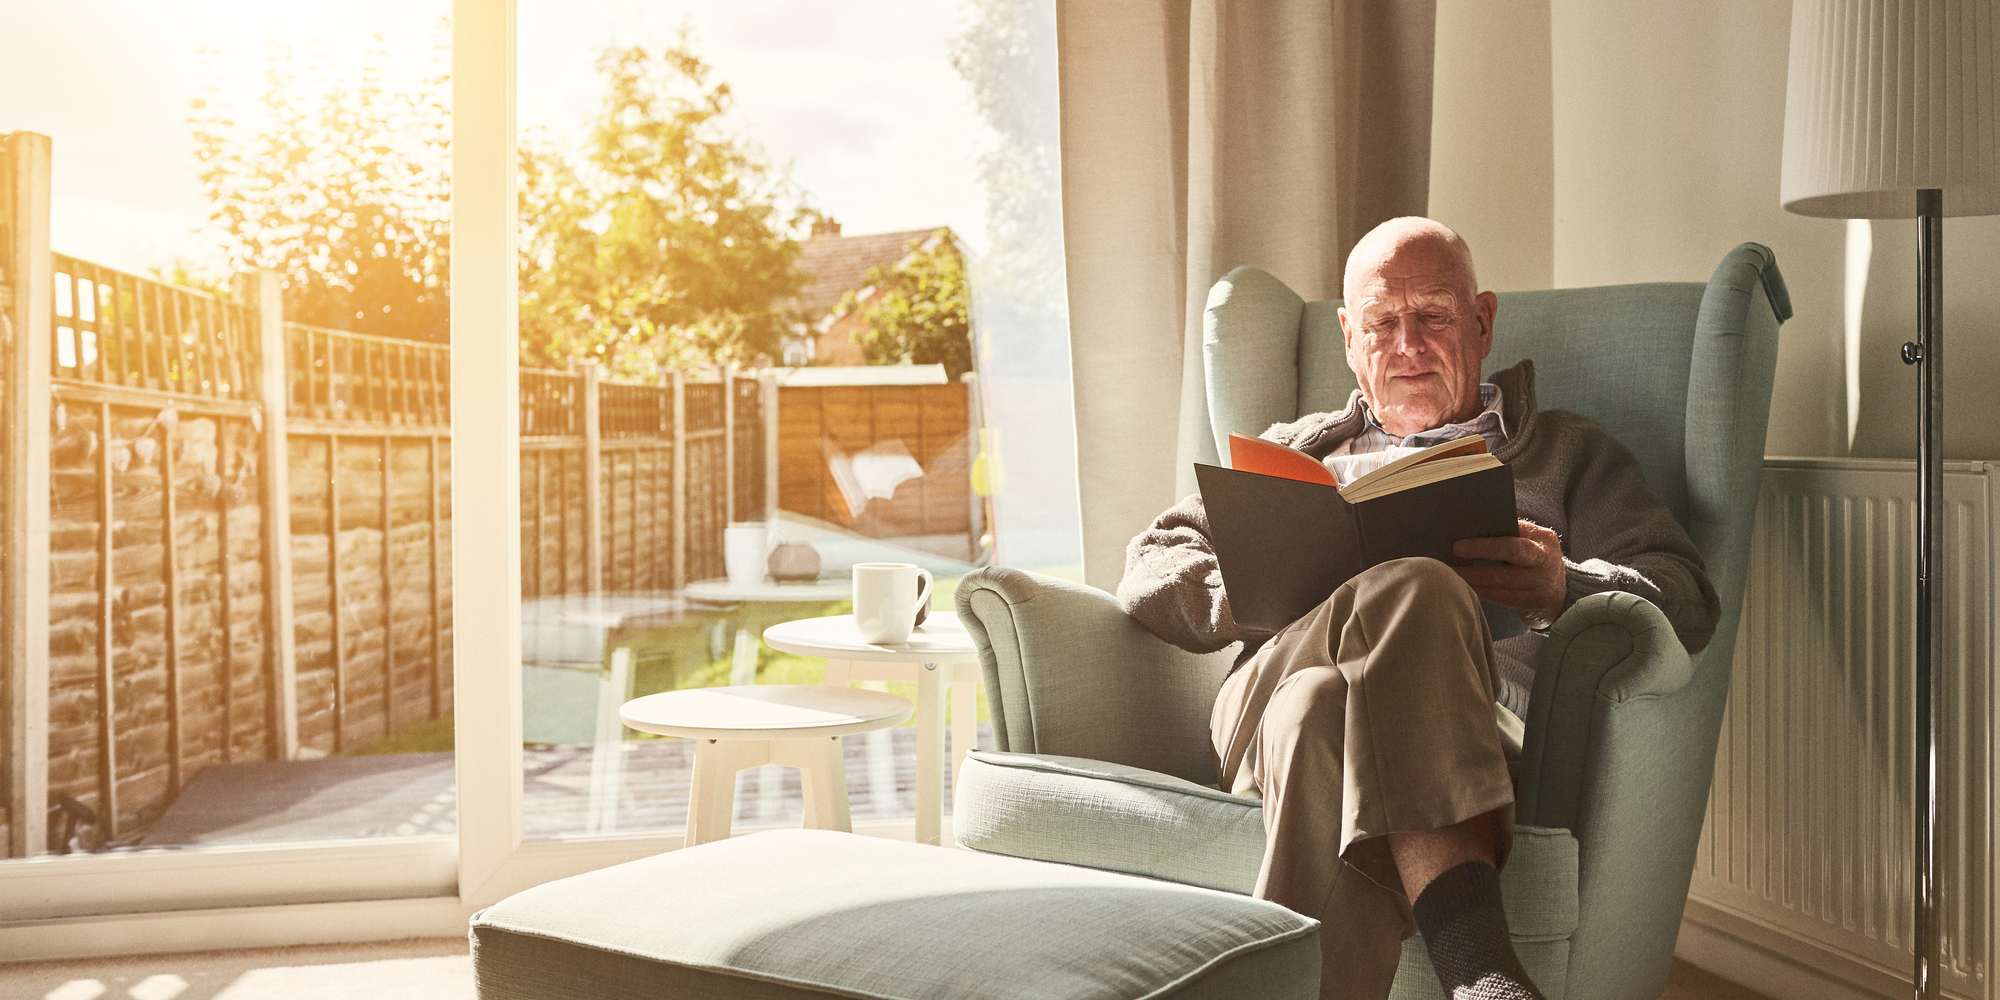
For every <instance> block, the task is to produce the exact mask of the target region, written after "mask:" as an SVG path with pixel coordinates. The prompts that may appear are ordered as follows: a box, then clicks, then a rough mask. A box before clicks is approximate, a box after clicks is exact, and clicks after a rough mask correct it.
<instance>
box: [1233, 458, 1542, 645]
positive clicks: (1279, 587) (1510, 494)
mask: <svg viewBox="0 0 2000 1000" xmlns="http://www.w3.org/2000/svg"><path fill="white" fill-rule="evenodd" d="M1229 464H1230V466H1231V467H1230V468H1221V467H1218V466H1213V465H1205V464H1202V463H1199V462H1198V463H1196V464H1195V481H1196V483H1197V484H1198V485H1199V487H1200V490H1201V499H1202V505H1203V506H1204V507H1205V508H1207V511H1208V525H1209V536H1210V540H1211V542H1212V544H1213V545H1214V546H1215V557H1216V562H1217V564H1218V565H1219V566H1220V568H1221V570H1222V585H1223V588H1224V589H1225V590H1227V591H1228V593H1229V605H1230V609H1231V611H1232V613H1233V614H1234V616H1235V618H1236V622H1237V624H1239V625H1241V626H1243V627H1244V628H1245V629H1246V630H1249V631H1251V632H1261V633H1266V634H1269V633H1275V632H1279V631H1282V630H1283V629H1284V628H1285V626H1287V625H1290V624H1291V623H1292V622H1294V621H1296V620H1298V619H1299V618H1300V617H1301V616H1303V615H1304V614H1305V613H1306V612H1308V611H1311V610H1312V609H1313V608H1314V607H1316V606H1318V605H1319V603H1320V602H1321V601H1324V600H1326V597H1327V595H1328V594H1331V593H1333V591H1334V588H1336V587H1338V586H1340V585H1341V584H1343V583H1346V582H1347V581H1348V580H1349V579H1350V578H1352V577H1353V576H1355V575H1356V574H1358V573H1360V572H1361V571H1362V570H1364V569H1367V568H1368V567H1370V566H1373V565H1375V564H1377V563H1381V562H1387V561H1389V560H1391V559H1400V558H1404V557H1406V556H1430V557H1432V558H1434V559H1439V560H1442V561H1444V562H1447V563H1462V562H1464V560H1461V559H1456V558H1454V557H1453V556H1452V554H1451V546H1452V543H1453V542H1456V541H1458V540H1459V539H1461V538H1483V537H1488V536H1493V535H1513V534H1517V533H1518V532H1517V527H1516V525H1515V520H1514V519H1515V508H1514V474H1513V472H1512V471H1511V470H1509V469H1508V468H1507V466H1506V464H1505V463H1503V462H1501V461H1500V460H1499V459H1497V458H1494V457H1493V456H1492V455H1491V454H1490V453H1488V451H1487V449H1486V439H1485V438H1482V437H1480V436H1478V435H1476V434H1475V435H1470V436H1467V437H1462V438H1458V439H1455V440H1452V441H1446V442H1444V443H1443V444H1438V445H1433V446H1431V447H1429V448H1425V449H1423V450H1421V451H1417V452H1414V453H1412V454H1409V455H1405V456H1403V457H1401V458H1398V459H1396V460H1395V461H1393V462H1390V463H1388V464H1386V465H1384V466H1382V467H1381V468H1379V469H1376V470H1374V471H1372V472H1370V473H1368V474H1367V475H1365V476H1361V477H1358V478H1356V479H1355V480H1354V481H1353V482H1351V483H1347V484H1345V485H1342V484H1341V483H1340V482H1338V481H1337V480H1336V479H1335V478H1334V474H1333V472H1332V470H1330V469H1328V468H1327V467H1326V465H1325V463H1323V462H1321V461H1320V460H1319V459H1317V458H1314V457H1312V456H1311V455H1308V454H1306V453H1305V452H1302V451H1299V450H1297V449H1294V448H1288V447H1286V446H1284V445H1281V444H1278V443H1277V442H1275V441H1266V440H1263V439H1262V438H1253V437H1248V436H1245V435H1242V434H1231V435H1230V436H1229ZM1486 611H1487V620H1488V624H1489V626H1490V627H1491V629H1492V631H1493V634H1494V637H1495V638H1499V637H1501V636H1502V635H1511V634H1515V633H1517V632H1519V631H1521V628H1522V626H1521V625H1520V620H1519V618H1518V617H1517V616H1513V615H1512V614H1511V613H1510V612H1507V611H1506V610H1505V609H1502V608H1500V607H1499V606H1498V605H1493V604H1490V603H1489V604H1487V605H1486Z"/></svg>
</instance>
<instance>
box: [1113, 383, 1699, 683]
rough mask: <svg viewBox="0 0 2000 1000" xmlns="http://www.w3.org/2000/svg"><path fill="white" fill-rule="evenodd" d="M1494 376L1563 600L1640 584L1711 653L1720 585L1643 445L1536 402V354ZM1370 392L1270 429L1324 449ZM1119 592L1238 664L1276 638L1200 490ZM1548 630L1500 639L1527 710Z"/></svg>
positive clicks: (1194, 643) (1525, 512)
mask: <svg viewBox="0 0 2000 1000" xmlns="http://www.w3.org/2000/svg"><path fill="white" fill-rule="evenodd" d="M1490 381H1492V382H1493V383H1494V384H1496V385H1498V386H1499V387H1500V389H1501V392H1502V393H1503V410H1502V412H1503V415H1504V416H1505V418H1506V424H1507V427H1508V428H1510V429H1511V431H1512V433H1511V435H1510V436H1509V437H1508V439H1507V443H1506V444H1505V445H1503V446H1501V447H1500V448H1499V449H1498V450H1497V451H1495V452H1494V457H1496V458H1498V459H1500V460H1501V461H1503V462H1506V463H1507V465H1508V467H1509V468H1511V469H1512V470H1513V473H1514V497H1515V506H1516V507H1517V509H1518V510H1519V513H1520V516H1521V517H1524V518H1527V519H1528V520H1531V521H1534V522H1536V523H1538V524H1542V525H1546V526H1548V527H1550V528H1554V529H1555V531H1556V533H1557V534H1558V535H1560V536H1561V537H1562V543H1563V556H1564V558H1563V563H1564V566H1565V568H1566V571H1567V572H1566V575H1567V578H1568V594H1567V595H1566V596H1565V597H1564V599H1563V608H1564V610H1567V609H1568V607H1569V605H1570V604H1572V603H1575V601H1576V600H1577V599H1578V598H1580V597H1583V596H1585V595H1586V594H1594V593H1597V592H1599V591H1604V590H1620V591H1625V592H1627V593H1632V594H1637V595H1639V596H1640V597H1643V598H1645V599H1647V600H1649V601H1651V602H1653V604H1654V605H1656V606H1658V607H1659V609H1660V610H1661V611H1662V612H1664V613H1665V614H1666V616H1667V620H1668V621H1669V622H1671V623H1672V624H1673V627H1674V631H1675V633H1676V634H1678V635H1679V636H1680V640H1681V642H1682V644H1683V645H1685V646H1686V647H1687V649H1688V652H1690V653H1693V652H1698V651H1700V650H1701V648H1702V647H1703V646H1705V645H1707V644H1708V639H1709V636H1710V634H1711V633H1712V632H1713V631H1714V629H1715V622H1716V618H1717V615H1718V610H1719V609H1718V605H1717V601H1716V596H1715V587H1714V586H1713V585H1712V584H1710V583H1709V580H1708V573H1707V571H1706V570H1705V569H1704V568H1703V566H1702V561H1701V553H1700V552H1698V551H1697V550H1696V549H1695V547H1694V542H1693V541H1691V540H1690V539H1689V538H1688V536H1687V532H1686V531H1685V530H1683V529H1682V528H1681V526H1680V523H1679V522H1678V521H1675V520H1674V516H1673V514H1672V513H1671V512H1669V511H1668V510H1667V508H1666V507H1665V505H1663V504H1661V503H1660V501H1659V499H1658V498H1657V497H1655V496H1654V495H1653V492H1652V491H1651V490H1650V489H1648V488H1647V486H1646V480H1645V477H1644V475H1643V474H1641V472H1640V471H1639V463H1638V462H1637V461H1635V460H1634V459H1633V457H1632V453H1631V452H1630V451H1628V450H1627V449H1626V448H1625V446H1624V445H1622V444H1619V443H1618V440H1617V439H1616V438H1613V437H1612V436H1611V434H1610V433H1609V432H1607V431H1606V430H1604V429H1603V428H1602V427H1599V426H1598V425H1597V424H1596V423H1595V422H1593V421H1591V420H1590V419H1589V418H1587V417H1584V416H1582V415H1580V414H1576V413H1571V412H1569V411H1567V410H1547V411H1537V410H1536V408H1535V367H1534V363H1533V362H1531V361H1525V360H1524V361H1522V362H1520V363H1518V364H1516V365H1514V366H1513V367H1512V368H1508V369H1505V370H1503V371H1500V372H1498V373H1496V374H1495V375H1493V376H1492V377H1491V379H1490ZM1360 397H1361V393H1360V392H1359V390H1356V391H1355V392H1354V393H1353V394H1351V395H1350V396H1349V397H1348V400H1347V406H1346V407H1345V408H1343V409H1340V410H1337V411H1334V412H1322V413H1309V414H1307V415H1305V416H1303V417H1300V418H1299V419H1297V420H1293V421H1291V422H1289V423H1278V424H1273V425H1271V427H1270V428H1269V429H1267V430H1265V431H1264V433H1263V434H1261V435H1259V436H1260V437H1263V438H1266V439H1269V440H1272V441H1277V442H1279V443H1281V444H1286V445H1290V446H1291V447H1293V448H1297V449H1299V450H1301V451H1303V452H1305V453H1306V454H1308V455H1312V456H1315V457H1319V458H1324V457H1325V456H1326V454H1327V453H1328V452H1329V451H1331V450H1333V448H1334V447H1335V446H1336V445H1338V444H1339V443H1340V442H1342V441H1345V440H1346V439H1348V438H1350V437H1353V436H1354V435H1355V434H1357V433H1359V432H1360V430H1361V429H1362V426H1363V422H1362V415H1361V411H1360V408H1359V407H1357V406H1356V405H1355V403H1356V400H1358V399H1360ZM1118 602H1119V604H1120V605H1122V606H1123V607H1124V609H1125V611H1126V613H1127V614H1129V615H1131V616H1132V617H1133V618H1135V619H1137V620H1138V621H1139V623H1140V624H1142V625H1144V626H1145V627H1146V628H1147V629H1148V630H1149V631H1151V632H1152V633H1153V634H1154V635H1157V636H1159V637H1160V638H1162V639H1165V640H1166V641H1168V642H1170V643H1173V644H1174V645H1176V646H1179V647H1181V648H1182V649H1187V650H1191V651H1194V652H1200V653H1206V652H1212V651H1214V650H1218V649H1221V648H1223V647H1224V646H1227V645H1229V644H1230V643H1232V642H1238V641H1241V642H1242V643H1243V649H1242V651H1241V652H1240V653H1239V654H1238V656H1237V658H1236V662H1237V663H1238V664H1241V663H1242V662H1243V661H1244V660H1245V659H1248V658H1249V656H1250V654H1251V653H1254V652H1255V651H1256V650H1257V648H1258V647H1259V646H1261V645H1263V643H1264V641H1265V640H1266V639H1268V638H1269V636H1268V635H1263V634H1252V633H1250V632H1248V631H1246V630H1245V629H1243V628H1241V627H1239V626H1238V625H1237V624H1236V619H1235V617H1234V616H1233V615H1231V614H1230V610H1229V594H1228V593H1227V592H1225V591H1224V590H1223V587H1222V573H1221V571H1220V570H1219V569H1217V568H1216V562H1215V551H1214V549H1213V548H1211V547H1210V545H1209V537H1208V514H1207V511H1205V510H1204V509H1203V508H1202V504H1201V494H1199V493H1193V494H1189V495H1188V496H1187V498H1186V499H1183V500H1182V501H1181V502H1179V503H1177V504H1175V505H1173V506H1172V507H1169V508H1168V509H1167V510H1166V511H1165V512H1164V513H1162V514H1161V515H1160V516H1158V517H1156V518H1154V519H1153V523H1152V524H1151V525H1149V526H1148V527H1147V528H1146V529H1145V530H1144V531H1141V532H1140V533H1139V534H1138V535H1137V536H1135V537H1134V538H1133V539H1132V541H1131V542H1130V543H1129V544H1128V545H1127V546H1126V548H1125V575H1124V578H1123V579H1121V580H1120V581H1119V583H1118ZM1545 639H1546V636H1545V635H1543V634H1542V633H1538V632H1528V633H1525V634H1523V635H1518V636H1515V637H1513V638H1509V639H1502V640H1500V641H1498V642H1496V643H1494V651H1495V653H1496V654H1498V655H1497V660H1498V662H1499V665H1500V673H1501V698H1500V702H1501V704H1503V705H1506V706H1507V707H1508V708H1510V709H1512V710H1513V711H1514V712H1515V713H1516V714H1517V715H1521V716H1523V717H1525V716H1526V715H1527V703H1528V694H1529V692H1530V691H1532V690H1533V688H1534V671H1533V668H1532V666H1531V665H1532V664H1533V663H1534V662H1535V655H1536V650H1537V647H1538V646H1539V645H1540V644H1541V643H1542V642H1543V641H1544V640H1545Z"/></svg>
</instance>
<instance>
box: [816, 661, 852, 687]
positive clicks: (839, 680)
mask: <svg viewBox="0 0 2000 1000" xmlns="http://www.w3.org/2000/svg"><path fill="white" fill-rule="evenodd" d="M849 673H851V671H849V670H848V668H847V661H846V660H827V661H826V680H825V681H824V682H823V683H826V684H831V685H833V686H834V687H846V686H847V684H848V674H849Z"/></svg>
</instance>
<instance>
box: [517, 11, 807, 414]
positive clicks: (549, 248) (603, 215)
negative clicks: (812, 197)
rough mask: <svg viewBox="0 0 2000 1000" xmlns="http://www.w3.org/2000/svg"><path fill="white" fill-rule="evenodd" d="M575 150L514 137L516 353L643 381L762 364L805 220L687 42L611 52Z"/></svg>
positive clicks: (793, 280) (777, 330)
mask: <svg viewBox="0 0 2000 1000" xmlns="http://www.w3.org/2000/svg"><path fill="white" fill-rule="evenodd" d="M597 65H598V70H599V72H600V74H601V75H602V76H603V79H604V84H605V90H604V99H603V102H602V104H601V105H600V107H599V109H598V112H597V116H596V119H595V121H593V122H592V124H591V131H590V140H589V142H588V143H587V146H586V149H585V151H584V152H583V154H582V155H581V156H573V157H572V156H564V155H561V154H559V153H556V152H555V151H553V150H551V149H549V148H547V146H546V145H543V144H523V145H524V149H523V152H522V156H521V178H522V184H521V216H522V219H523V222H524V231H523V238H522V259H521V277H520V283H521V337H522V353H523V358H524V360H526V361H528V362H530V363H542V364H553V363H562V362H566V361H567V360H568V359H572V358H578V357H589V358H595V359H598V360H600V361H603V362H605V363H606V364H607V365H608V366H609V367H610V368H611V370H613V371H616V372H625V373H631V374H643V373H649V372H653V371H657V370H658V369H659V368H662V367H665V368H687V367H692V366H696V365H701V364H715V363H727V362H735V363H738V364H752V363H760V362H765V361H768V360H770V359H771V358H772V357H773V356H774V355H776V354H777V353H778V349H779V343H780V338H781V337H782V335H783V334H784V333H785V332H786V331H787V330H788V329H789V328H790V326H791V324H792V323H793V322H794V321H795V317H793V316H792V315H791V314H790V312H789V311H788V309H787V308H786V305H785V304H786V303H787V302H788V300H789V299H790V298H791V297H792V296H793V295H794V294H795V293H796V292H797V291H798V289H799V287H800V286H801V284H802V283H803V276H802V275H801V274H800V273H799V271H798V269H797V266H796V264H797V260H798V254H799V236H800V235H801V234H802V233H803V232H804V231H805V229H806V228H807V227H808V226H810V224H811V221H812V218H813V213H812V212H811V211H810V210H808V209H805V208H803V207H801V206H800V204H799V203H800V200H801V199H800V198H799V196H798V195H797V194H796V192H794V191H793V190H792V188H791V186H790V185H789V183H787V182H786V181H785V180H783V179H782V178H780V177H779V176H777V175H775V174H774V173H773V171H771V170H770V169H769V168H768V167H767V166H766V165H765V164H764V163H763V162H762V160H761V159H760V158H759V156H758V155H757V154H756V153H755V151H754V150H752V149H751V148H750V147H749V146H748V145H747V144H746V143H744V142H743V141H742V140H740V139H738V138H736V137H735V136H734V135H732V134H731V133H730V132H729V131H728V130H727V129H726V128H725V127H724V123H723V119H724V117H725V116H726V115H727V114H728V112H729V110H730V108H731V106H732V105H733V103H734V97H733V96H732V94H731V92H730V89H729V85H728V84H726V83H721V82H714V81H712V80H711V79H710V77H711V75H712V70H711V68H710V67H709V66H708V64H706V63H704V62H702V61H701V59H700V58H699V57H697V56H696V55H695V54H694V52H693V51H692V50H691V49H690V48H689V47H688V43H687V40H686V38H685V37H683V38H682V39H681V40H680V41H679V42H677V43H676V44H674V45H671V46H669V47H667V48H665V49H662V50H660V51H658V52H651V51H648V50H646V49H645V48H643V47H638V46H634V47H630V48H615V49H610V50H607V51H606V52H605V53H604V54H603V55H602V56H601V57H600V58H599V59H598V64H597Z"/></svg>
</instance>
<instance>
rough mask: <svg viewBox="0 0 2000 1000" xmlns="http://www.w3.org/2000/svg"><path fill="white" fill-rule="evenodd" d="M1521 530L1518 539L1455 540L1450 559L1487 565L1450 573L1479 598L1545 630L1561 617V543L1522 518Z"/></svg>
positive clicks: (1550, 531) (1562, 586) (1560, 540)
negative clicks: (1469, 560)
mask: <svg viewBox="0 0 2000 1000" xmlns="http://www.w3.org/2000/svg"><path fill="white" fill-rule="evenodd" d="M1520 531H1521V534H1520V536H1519V537H1516V538H1508V537H1505V536H1501V537H1498V538H1461V539H1459V540H1458V541H1457V542H1456V543H1454V544H1453V545H1452V547H1451V553H1452V555H1454V556H1456V557H1458V558H1460V559H1479V560H1488V561H1484V562H1475V563H1472V564H1470V565H1466V566H1453V567H1452V569H1453V570H1455V571H1456V572H1457V573H1458V575H1459V576H1460V577H1461V578H1462V579H1464V580H1465V582H1466V583H1468V584H1471V585H1472V589H1473V592H1475V593H1477V594H1478V595H1479V596H1481V597H1484V598H1486V599H1487V600H1489V601H1492V602H1494V603H1495V604H1503V605H1506V606H1507V607H1510V608H1513V609H1514V610H1516V611H1519V612H1521V619H1522V620H1523V621H1525V622H1527V623H1528V627H1529V628H1534V629H1545V628H1548V627H1549V626H1550V625H1553V624H1554V623H1555V620H1556V616H1557V615H1559V614H1561V613H1562V607H1563V596H1564V594H1565V592H1566V591H1565V584H1566V580H1565V575H1566V574H1565V570H1564V568H1563V551H1562V539H1561V538H1560V537H1559V536H1557V535H1556V533H1555V532H1554V531H1552V530H1550V529H1548V528H1544V527H1542V526H1541V525H1539V524H1536V523H1535V522H1533V521H1530V520H1528V519H1526V518H1522V519H1520Z"/></svg>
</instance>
